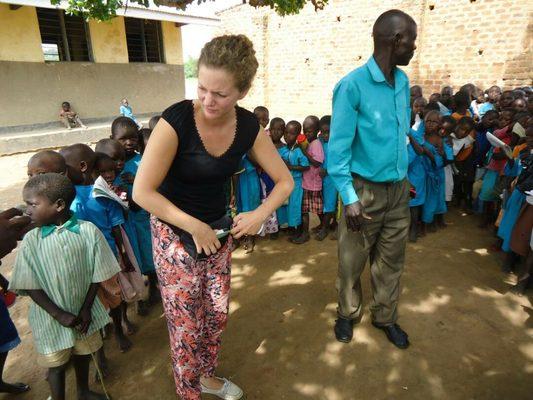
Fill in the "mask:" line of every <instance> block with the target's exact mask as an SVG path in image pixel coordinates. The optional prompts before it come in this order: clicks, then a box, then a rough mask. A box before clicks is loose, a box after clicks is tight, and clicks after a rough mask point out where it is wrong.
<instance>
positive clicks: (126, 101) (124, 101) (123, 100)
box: [120, 97, 128, 106]
mask: <svg viewBox="0 0 533 400" xmlns="http://www.w3.org/2000/svg"><path fill="white" fill-rule="evenodd" d="M120 103H121V104H122V105H123V106H127V105H128V99H127V98H125V97H124V98H123V99H122V100H121V101H120Z"/></svg>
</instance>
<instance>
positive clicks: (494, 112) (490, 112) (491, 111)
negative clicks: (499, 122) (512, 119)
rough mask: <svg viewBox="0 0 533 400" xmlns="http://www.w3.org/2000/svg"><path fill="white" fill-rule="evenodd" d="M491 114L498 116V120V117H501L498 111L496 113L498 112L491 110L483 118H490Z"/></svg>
mask: <svg viewBox="0 0 533 400" xmlns="http://www.w3.org/2000/svg"><path fill="white" fill-rule="evenodd" d="M490 114H496V118H498V117H499V116H500V113H499V112H498V111H496V110H489V111H487V112H486V113H485V114H484V115H483V117H485V116H488V115H490ZM483 117H482V118H483Z"/></svg>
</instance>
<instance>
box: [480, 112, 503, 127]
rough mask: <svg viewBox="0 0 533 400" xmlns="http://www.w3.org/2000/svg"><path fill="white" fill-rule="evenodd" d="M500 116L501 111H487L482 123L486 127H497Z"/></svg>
mask: <svg viewBox="0 0 533 400" xmlns="http://www.w3.org/2000/svg"><path fill="white" fill-rule="evenodd" d="M499 118H500V113H499V112H498V111H496V110H489V111H487V112H486V113H485V114H484V115H483V117H482V118H481V125H483V127H484V128H485V129H495V128H497V127H498V120H499Z"/></svg>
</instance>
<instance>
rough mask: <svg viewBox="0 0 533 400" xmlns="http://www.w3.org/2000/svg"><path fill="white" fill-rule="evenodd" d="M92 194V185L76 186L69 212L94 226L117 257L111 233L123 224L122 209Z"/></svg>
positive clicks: (114, 203) (112, 202)
mask: <svg viewBox="0 0 533 400" xmlns="http://www.w3.org/2000/svg"><path fill="white" fill-rule="evenodd" d="M92 192H93V185H77V186H76V198H75V199H74V201H73V202H72V204H71V205H70V210H71V211H72V212H73V213H74V215H76V218H78V219H81V220H84V221H89V222H92V223H93V224H94V225H96V227H97V228H98V229H100V231H101V232H102V233H103V235H104V237H105V239H106V240H107V243H108V244H109V247H111V250H113V253H114V254H115V256H118V249H117V245H116V243H115V238H114V237H113V233H112V232H111V231H112V229H113V228H114V227H116V226H120V225H123V224H124V223H125V220H124V213H123V211H122V207H121V206H120V205H119V204H118V203H117V202H115V201H113V200H111V199H107V198H104V197H98V198H95V197H93V195H92Z"/></svg>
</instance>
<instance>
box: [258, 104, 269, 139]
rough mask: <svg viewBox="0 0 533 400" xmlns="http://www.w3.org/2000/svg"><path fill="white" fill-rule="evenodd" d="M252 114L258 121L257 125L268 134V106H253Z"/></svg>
mask: <svg viewBox="0 0 533 400" xmlns="http://www.w3.org/2000/svg"><path fill="white" fill-rule="evenodd" d="M254 114H255V117H256V118H257V120H258V121H259V125H261V127H262V128H263V129H264V130H265V132H266V134H267V135H268V134H269V132H268V129H267V126H268V123H269V121H270V115H269V112H268V108H266V107H265V106H257V107H255V108H254Z"/></svg>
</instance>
